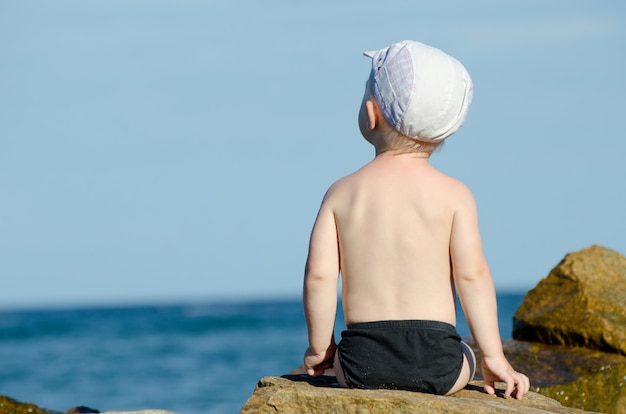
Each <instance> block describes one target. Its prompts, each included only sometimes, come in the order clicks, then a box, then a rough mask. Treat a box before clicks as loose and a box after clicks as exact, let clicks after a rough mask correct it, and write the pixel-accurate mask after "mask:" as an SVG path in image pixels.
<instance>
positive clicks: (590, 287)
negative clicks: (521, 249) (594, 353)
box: [513, 246, 626, 355]
mask: <svg viewBox="0 0 626 414" xmlns="http://www.w3.org/2000/svg"><path fill="white" fill-rule="evenodd" d="M513 323H514V329H513V338H515V339H521V340H526V341H536V342H541V343H546V344H559V345H570V346H582V347H586V348H592V349H598V350H601V351H606V352H615V353H620V354H622V355H626V329H625V328H626V257H624V256H622V255H620V254H619V253H617V252H615V251H613V250H609V249H606V248H604V247H600V246H591V247H588V248H586V249H584V250H580V251H578V252H574V253H570V254H568V255H566V256H565V258H564V259H563V260H562V261H561V263H559V264H558V265H557V266H556V267H555V268H554V269H552V271H551V272H550V274H549V275H548V276H547V277H546V278H545V279H543V280H542V281H540V282H539V284H538V285H537V286H536V287H535V288H534V289H532V290H531V291H529V292H528V293H527V295H526V297H525V298H524V300H523V302H522V304H521V306H520V307H519V309H518V310H517V312H516V313H515V316H514V320H513Z"/></svg>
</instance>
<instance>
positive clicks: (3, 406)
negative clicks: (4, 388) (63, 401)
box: [0, 395, 61, 414]
mask: <svg viewBox="0 0 626 414" xmlns="http://www.w3.org/2000/svg"><path fill="white" fill-rule="evenodd" d="M22 413H23V414H61V413H59V412H58V411H51V410H46V409H43V408H39V407H37V406H36V405H35V404H31V403H23V402H20V401H17V400H14V399H13V398H9V397H5V396H3V395H0V414H22Z"/></svg>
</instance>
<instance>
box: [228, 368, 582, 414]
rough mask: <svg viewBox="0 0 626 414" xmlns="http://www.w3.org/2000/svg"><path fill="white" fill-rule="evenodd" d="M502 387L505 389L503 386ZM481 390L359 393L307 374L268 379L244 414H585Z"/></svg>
mask: <svg viewBox="0 0 626 414" xmlns="http://www.w3.org/2000/svg"><path fill="white" fill-rule="evenodd" d="M500 385H502V384H500ZM503 392H504V391H503V389H502V387H500V388H499V389H498V393H497V394H498V395H497V396H493V395H488V394H486V393H485V392H483V391H482V383H478V382H472V383H471V384H469V385H468V386H467V387H466V388H465V389H464V390H461V391H459V392H457V393H456V394H454V395H452V396H446V397H444V396H437V395H431V394H422V393H419V392H410V391H397V390H357V389H351V390H348V389H342V388H338V387H337V385H336V382H335V378H334V377H317V378H312V377H309V376H307V375H285V376H283V377H264V378H262V379H261V380H260V381H259V383H258V384H257V387H256V390H255V391H254V393H253V394H252V396H251V397H250V398H249V399H248V401H247V402H246V405H245V406H244V407H243V408H242V409H241V412H240V414H251V413H254V414H263V413H272V414H275V413H283V414H291V413H293V414H307V413H315V414H318V413H346V414H348V413H359V414H369V413H372V414H374V413H376V414H378V413H394V414H404V413H411V414H413V413H459V414H463V413H468V414H470V413H471V414H490V413H494V414H496V413H524V414H532V413H537V414H539V413H542V414H546V413H572V414H573V413H585V412H588V411H582V410H578V409H575V408H569V407H564V406H562V405H561V404H559V403H558V402H557V401H555V400H553V399H550V398H547V397H544V396H543V395H540V394H537V393H534V392H531V393H530V394H529V395H528V396H527V397H526V398H524V399H523V400H516V399H513V398H504V397H503Z"/></svg>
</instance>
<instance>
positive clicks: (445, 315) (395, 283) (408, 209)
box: [304, 95, 530, 399]
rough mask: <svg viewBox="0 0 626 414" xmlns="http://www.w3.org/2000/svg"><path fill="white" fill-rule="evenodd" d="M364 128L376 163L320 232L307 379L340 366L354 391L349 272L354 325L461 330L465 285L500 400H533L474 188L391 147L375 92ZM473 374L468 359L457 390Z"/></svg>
mask: <svg viewBox="0 0 626 414" xmlns="http://www.w3.org/2000/svg"><path fill="white" fill-rule="evenodd" d="M359 126H360V129H361V132H362V134H363V136H364V137H365V138H366V139H367V140H368V141H369V142H370V143H372V144H373V145H374V147H375V149H376V157H375V158H374V160H372V161H371V162H369V163H368V164H366V165H365V166H364V167H363V168H361V169H360V170H358V171H357V172H355V173H353V174H351V175H349V176H347V177H344V178H342V179H340V180H339V181H337V182H336V183H335V184H333V185H332V186H331V187H330V189H329V190H328V192H327V193H326V196H325V197H324V201H323V202H322V205H321V207H320V210H319V213H318V216H317V219H316V222H315V225H314V227H313V231H312V233H311V240H310V246H309V255H308V259H307V264H306V270H305V281H304V307H305V315H306V319H307V327H308V334H309V348H308V349H307V351H306V353H305V357H304V365H305V368H306V370H307V373H308V374H309V375H313V376H317V375H321V374H323V373H324V372H325V371H326V370H327V369H329V368H332V367H333V366H334V367H335V373H336V375H337V380H338V382H339V384H340V385H342V386H346V384H345V380H344V378H343V375H342V370H341V366H340V363H339V360H338V359H337V358H336V345H335V343H334V340H333V328H334V322H335V309H336V306H337V294H338V282H339V275H340V274H341V281H342V302H343V310H344V316H345V323H346V324H351V323H354V322H368V321H379V320H409V319H427V320H437V321H443V322H447V323H450V324H452V325H455V326H456V309H455V293H454V289H455V286H456V291H457V292H458V295H459V298H460V301H461V304H462V306H463V309H464V312H465V315H466V319H467V321H468V324H469V327H470V330H471V332H472V335H473V338H474V340H475V341H476V344H477V345H478V347H479V349H480V351H481V354H482V361H481V362H482V374H483V377H484V379H485V385H484V389H485V391H486V392H487V393H489V394H494V393H495V387H494V383H495V382H496V381H501V382H504V383H505V384H506V389H505V393H504V394H505V396H510V395H514V396H515V397H516V398H518V399H521V398H523V396H524V395H526V394H527V393H528V391H529V388H530V382H529V380H528V377H526V376H525V375H524V374H521V373H519V372H517V371H515V370H514V369H513V368H512V367H511V365H510V364H509V362H508V361H507V359H506V358H505V356H504V353H503V350H502V342H501V339H500V335H499V331H498V320H497V309H496V297H495V289H494V286H493V281H492V277H491V273H490V270H489V267H488V265H487V262H486V260H485V257H484V254H483V250H482V244H481V239H480V232H479V229H478V218H477V211H476V204H475V202H474V198H473V196H472V194H471V192H470V191H469V190H468V189H467V187H465V186H464V185H463V184H462V183H461V182H459V181H457V180H455V179H453V178H451V177H448V176H446V175H444V174H442V173H441V172H439V171H437V170H436V169H435V168H434V167H432V166H431V165H430V164H429V162H428V158H429V154H428V153H424V152H411V153H403V152H400V151H398V150H397V149H394V148H387V147H386V146H385V145H384V140H383V139H382V136H383V134H386V133H388V132H389V128H390V126H389V125H388V124H387V123H386V121H385V120H384V118H383V117H382V115H381V113H380V110H379V109H378V106H377V104H376V102H375V101H373V100H371V99H368V97H367V95H366V97H365V98H364V100H363V103H362V106H361V111H360V114H359ZM381 275H384V277H381ZM471 371H472V367H471V366H470V362H469V360H468V358H467V356H466V355H464V362H463V368H462V371H461V374H460V376H459V379H458V380H457V382H456V384H455V385H454V386H453V387H452V388H451V389H450V391H449V392H448V394H451V393H454V392H456V391H458V390H460V389H462V388H463V387H465V385H467V383H468V381H469V379H470V377H471V375H472V374H471Z"/></svg>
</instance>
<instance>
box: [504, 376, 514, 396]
mask: <svg viewBox="0 0 626 414" xmlns="http://www.w3.org/2000/svg"><path fill="white" fill-rule="evenodd" d="M513 391H515V378H513V377H510V378H508V379H507V381H506V389H505V390H504V396H505V397H507V398H508V397H510V396H511V394H513Z"/></svg>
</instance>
